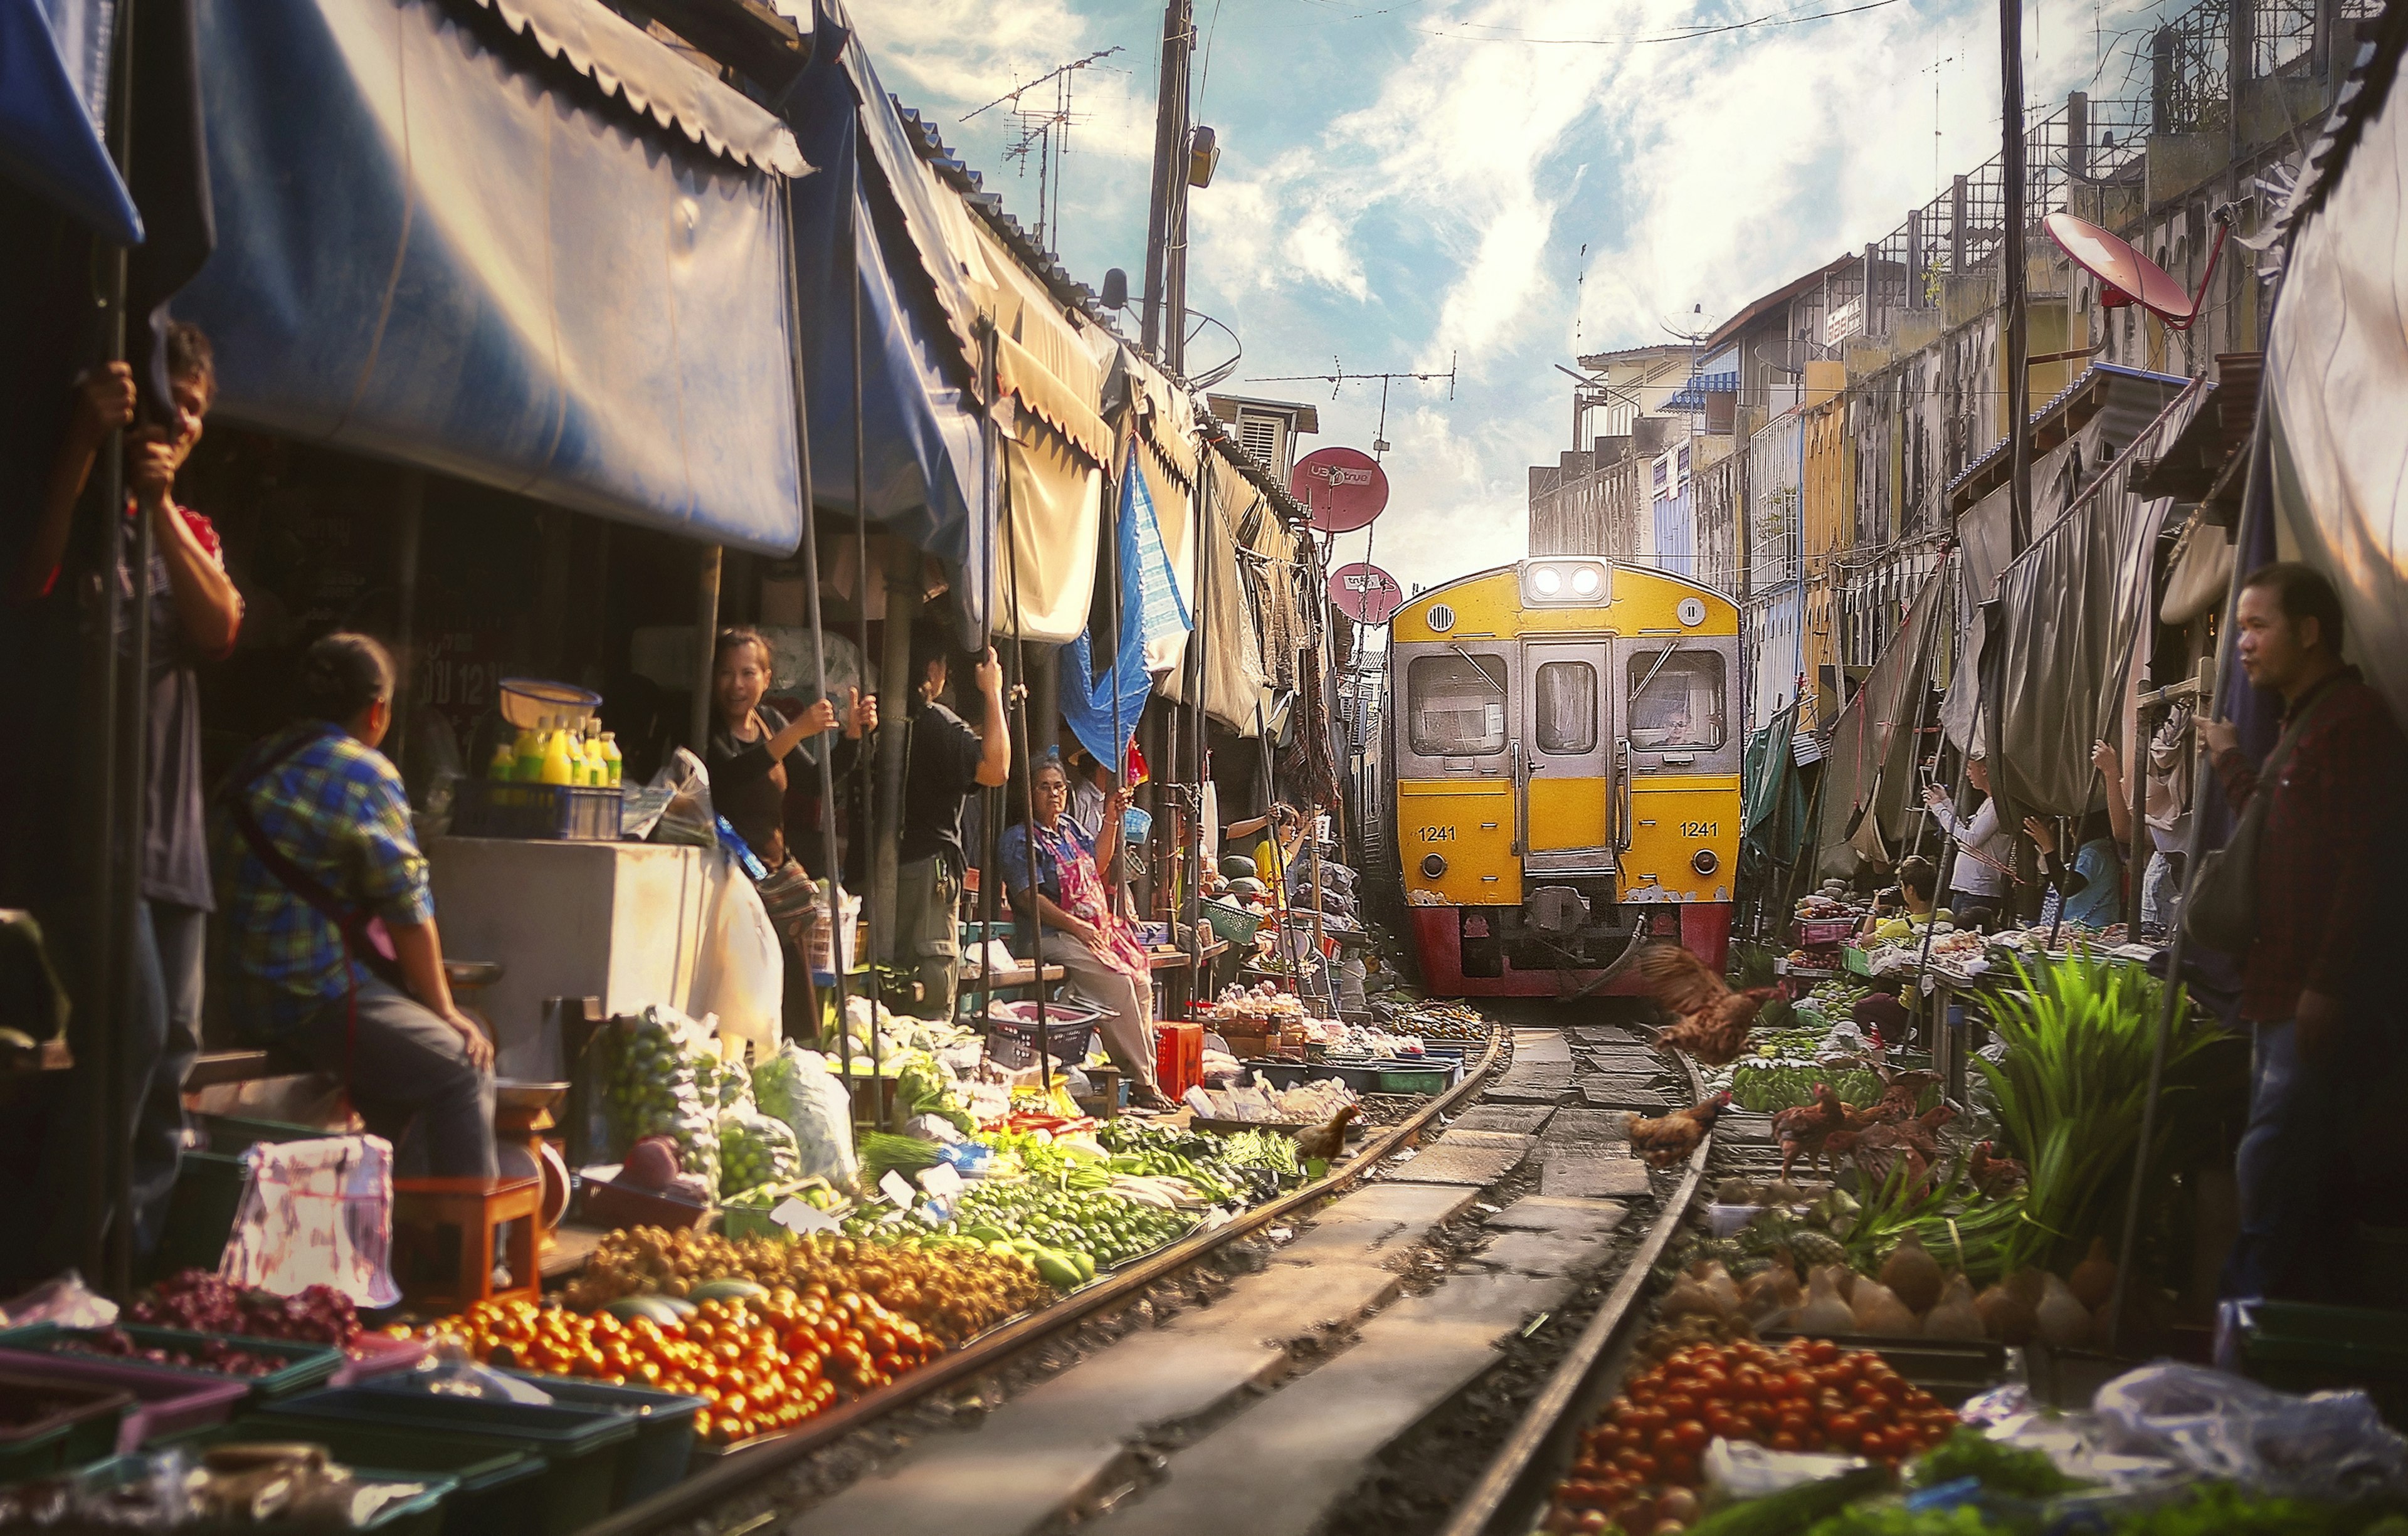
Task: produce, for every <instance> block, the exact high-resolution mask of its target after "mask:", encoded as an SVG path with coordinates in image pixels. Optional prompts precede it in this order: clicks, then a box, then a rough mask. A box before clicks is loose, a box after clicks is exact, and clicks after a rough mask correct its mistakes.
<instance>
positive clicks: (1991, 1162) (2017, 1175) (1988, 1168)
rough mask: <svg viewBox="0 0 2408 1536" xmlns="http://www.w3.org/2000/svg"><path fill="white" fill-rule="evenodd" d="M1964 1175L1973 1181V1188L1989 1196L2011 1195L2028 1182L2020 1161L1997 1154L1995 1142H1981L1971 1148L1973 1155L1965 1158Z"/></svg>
mask: <svg viewBox="0 0 2408 1536" xmlns="http://www.w3.org/2000/svg"><path fill="white" fill-rule="evenodd" d="M1965 1176H1966V1177H1967V1178H1969V1179H1971V1180H1972V1181H1973V1188H1976V1189H1979V1190H1981V1191H1982V1193H1984V1194H1985V1195H1991V1196H2000V1195H2011V1194H2013V1193H2014V1192H2015V1191H2016V1190H2018V1189H2020V1188H2023V1187H2024V1186H2025V1185H2026V1184H2028V1183H2029V1182H2030V1175H2028V1174H2027V1173H2025V1172H2024V1165H2023V1164H2022V1163H2019V1162H2017V1161H2016V1160H2015V1159H2013V1158H2001V1157H2000V1156H1999V1155H1998V1144H1997V1143H1995V1142H1983V1143H1980V1144H1979V1145H1976V1146H1975V1147H1974V1148H1973V1155H1972V1156H1971V1158H1969V1159H1966V1163H1965Z"/></svg>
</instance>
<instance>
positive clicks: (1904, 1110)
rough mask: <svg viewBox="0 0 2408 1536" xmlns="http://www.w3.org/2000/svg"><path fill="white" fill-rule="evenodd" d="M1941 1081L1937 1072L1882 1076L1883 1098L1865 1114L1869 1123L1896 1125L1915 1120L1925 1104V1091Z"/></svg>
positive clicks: (1900, 1073) (1887, 1074)
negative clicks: (1917, 1110)
mask: <svg viewBox="0 0 2408 1536" xmlns="http://www.w3.org/2000/svg"><path fill="white" fill-rule="evenodd" d="M1938 1081H1940V1074H1938V1073H1936V1072H1895V1073H1885V1074H1883V1075H1882V1082H1883V1088H1882V1096H1881V1098H1880V1099H1879V1100H1878V1101H1876V1102H1874V1104H1873V1106H1872V1107H1871V1109H1868V1110H1866V1111H1865V1112H1864V1115H1865V1119H1866V1121H1867V1122H1868V1123H1872V1122H1882V1123H1888V1124H1895V1123H1896V1122H1898V1121H1899V1120H1911V1119H1913V1118H1914V1116H1915V1110H1916V1109H1917V1107H1918V1106H1920V1105H1921V1104H1922V1102H1923V1090H1924V1089H1925V1088H1929V1087H1930V1086H1931V1085H1932V1084H1934V1083H1936V1082H1938Z"/></svg>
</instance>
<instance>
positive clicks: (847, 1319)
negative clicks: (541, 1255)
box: [424, 1286, 944, 1445]
mask: <svg viewBox="0 0 2408 1536" xmlns="http://www.w3.org/2000/svg"><path fill="white" fill-rule="evenodd" d="M424 1332H425V1335H426V1336H427V1337H430V1338H449V1339H453V1340H456V1341H458V1342H459V1343H460V1344H462V1346H463V1347H464V1348H466V1351H467V1352H468V1354H469V1355H470V1356H471V1357H473V1358H476V1359H477V1360H479V1361H481V1362H483V1363H484V1364H487V1365H493V1366H499V1367H503V1368H505V1369H510V1370H519V1371H532V1372H540V1373H542V1374H546V1375H557V1376H582V1377H586V1378H588V1379H590V1380H594V1381H603V1382H609V1383H611V1384H612V1385H614V1386H624V1387H655V1388H657V1389H659V1390H661V1391H664V1392H678V1393H682V1394H684V1395H686V1396H688V1397H696V1398H700V1399H702V1400H703V1401H705V1402H706V1403H707V1404H708V1405H709V1406H708V1407H706V1408H705V1409H704V1410H703V1412H702V1414H701V1415H699V1416H698V1418H697V1419H696V1423H695V1429H696V1431H697V1432H698V1433H699V1434H700V1435H701V1436H702V1438H703V1439H704V1440H706V1441H708V1442H710V1444H715V1445H728V1444H736V1443H737V1442H738V1441H744V1440H751V1439H753V1437H755V1436H757V1435H766V1434H776V1433H779V1432H781V1431H783V1430H787V1429H794V1428H796V1426H797V1425H800V1424H801V1423H803V1422H804V1421H805V1420H806V1419H809V1418H810V1417H812V1416H813V1415H817V1414H821V1413H824V1412H825V1411H826V1410H827V1409H828V1408H829V1406H831V1405H832V1404H834V1403H837V1402H839V1401H847V1400H850V1399H852V1398H855V1397H858V1396H860V1395H861V1394H863V1393H865V1392H868V1391H871V1390H874V1389H875V1388H877V1387H883V1386H885V1385H886V1384H887V1383H889V1382H891V1381H893V1380H894V1379H895V1378H896V1377H897V1376H899V1375H901V1374H903V1373H904V1372H907V1371H910V1370H912V1369H914V1368H915V1367H917V1366H920V1365H922V1364H925V1362H926V1361H928V1360H931V1359H934V1358H936V1357H937V1356H939V1355H940V1354H942V1353H944V1345H943V1344H941V1343H939V1341H938V1340H936V1339H935V1338H933V1337H931V1336H930V1335H929V1334H928V1333H927V1332H925V1330H923V1329H922V1328H921V1327H920V1325H919V1324H917V1323H915V1322H912V1321H911V1320H910V1318H908V1317H899V1316H896V1315H895V1314H894V1313H892V1312H889V1311H888V1310H887V1309H886V1308H885V1307H883V1306H882V1305H881V1304H879V1302H878V1301H876V1300H875V1299H873V1298H871V1297H868V1296H865V1295H862V1294H861V1293H860V1292H858V1291H852V1290H830V1289H828V1288H827V1287H820V1286H814V1287H810V1288H808V1289H806V1290H803V1291H799V1292H797V1291H794V1290H788V1289H780V1290H774V1291H771V1292H769V1293H768V1294H767V1296H764V1297H758V1298H754V1299H751V1300H744V1301H704V1302H701V1303H699V1304H697V1305H696V1306H695V1310H694V1313H693V1316H689V1317H687V1318H685V1319H684V1320H683V1321H682V1322H680V1323H677V1324H662V1323H656V1322H653V1321H652V1319H650V1318H648V1317H634V1318H629V1319H627V1320H625V1321H622V1320H620V1319H619V1318H617V1317H614V1316H611V1315H610V1314H609V1313H608V1312H597V1313H590V1314H589V1313H579V1312H571V1311H568V1310H567V1309H566V1308H564V1307H558V1306H549V1307H547V1306H538V1305H537V1304H536V1303H534V1302H532V1301H480V1302H478V1303H476V1304H475V1305H474V1306H471V1307H470V1308H468V1310H467V1311H466V1312H464V1313H461V1314H459V1315H458V1316H453V1317H449V1318H446V1319H444V1320H443V1321H441V1322H439V1323H436V1324H433V1325H431V1326H430V1327H429V1328H427V1329H426V1330H424Z"/></svg>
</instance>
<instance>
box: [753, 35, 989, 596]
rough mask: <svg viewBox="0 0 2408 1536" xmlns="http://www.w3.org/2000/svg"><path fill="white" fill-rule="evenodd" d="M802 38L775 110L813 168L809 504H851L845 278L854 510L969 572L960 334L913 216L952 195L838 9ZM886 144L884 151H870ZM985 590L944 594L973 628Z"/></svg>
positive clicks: (964, 585)
mask: <svg viewBox="0 0 2408 1536" xmlns="http://www.w3.org/2000/svg"><path fill="white" fill-rule="evenodd" d="M812 37H813V46H812V51H811V60H810V64H808V65H807V66H806V67H805V68H804V70H803V72H802V73H801V74H800V75H799V76H797V77H796V79H795V81H794V84H793V85H792V86H791V87H790V88H789V89H788V91H787V92H786V95H785V97H784V99H783V101H782V102H781V112H782V113H783V115H784V117H785V120H786V121H787V122H788V123H789V124H790V125H792V127H793V129H794V131H795V135H796V139H797V140H798V141H799V143H800V145H801V148H802V152H803V153H804V154H805V155H806V156H807V157H808V158H809V159H810V162H811V164H813V165H814V166H816V167H818V168H819V171H820V174H819V175H816V176H813V177H811V178H809V179H808V180H806V181H804V182H803V183H801V184H800V185H798V186H796V188H795V194H794V249H795V273H796V284H797V287H799V288H800V290H801V291H802V292H804V293H806V294H810V295H815V296H818V302H815V303H812V304H809V305H807V306H805V308H804V311H803V313H802V314H801V315H800V316H798V317H797V325H798V330H799V332H800V335H801V345H802V352H803V368H804V374H805V377H806V378H807V379H808V381H809V382H808V387H807V389H806V391H805V392H806V394H807V396H808V398H809V402H810V434H811V439H810V448H811V470H812V474H811V479H812V493H813V499H814V500H815V501H816V502H817V503H818V505H822V506H824V507H828V508H830V509H832V510H836V511H841V512H845V513H848V514H850V513H852V512H853V510H854V507H853V409H854V407H853V311H852V297H853V292H852V289H851V287H850V285H851V284H853V282H855V281H856V280H857V281H858V284H859V293H860V300H861V334H862V357H861V394H862V405H861V411H862V419H861V436H862V446H863V454H862V458H863V471H862V476H861V478H862V500H863V501H864V502H865V503H866V504H867V513H868V516H869V518H870V519H871V520H872V521H874V522H877V523H879V524H881V525H882V526H883V527H885V528H886V529H888V530H889V531H890V532H892V533H895V534H896V535H897V536H898V537H901V538H903V539H905V540H907V541H909V542H910V544H911V545H912V546H914V547H915V548H920V549H924V550H926V551H927V552H928V553H930V554H933V555H935V556H937V557H938V558H939V559H940V560H944V561H946V562H950V563H952V564H953V565H954V566H956V567H958V568H960V569H962V570H964V571H966V572H969V573H973V575H974V574H975V573H976V572H977V571H979V570H981V569H982V568H983V566H984V565H985V564H986V562H987V560H988V555H987V553H986V551H987V548H988V540H987V536H986V528H987V523H988V521H989V515H988V514H987V512H986V511H985V509H984V507H983V498H982V495H981V487H982V485H983V484H984V476H985V470H984V459H983V455H984V445H983V442H982V437H981V434H980V424H979V416H978V411H977V404H976V402H975V401H974V400H973V399H972V398H971V397H970V394H969V391H968V384H969V378H970V374H971V366H970V364H969V363H968V358H967V356H966V354H965V353H964V351H963V344H964V337H963V335H962V334H960V333H958V332H956V331H955V330H954V329H953V320H952V310H951V309H950V308H949V306H948V305H947V304H946V302H945V301H944V299H943V298H942V297H941V296H940V295H939V292H937V291H936V288H935V285H934V282H933V279H932V277H931V273H932V272H933V271H939V270H943V269H945V268H947V267H948V266H951V267H952V268H953V287H954V288H955V289H958V288H959V287H960V283H961V279H960V276H959V272H958V263H948V262H947V261H946V260H944V259H943V258H942V256H941V251H942V249H943V246H942V241H941V236H940V235H939V234H938V233H937V230H936V218H937V216H936V213H935V211H934V210H933V208H931V207H928V206H923V205H925V202H926V200H927V199H928V198H929V196H930V195H931V194H941V195H945V196H951V195H952V194H951V193H949V192H941V189H935V188H931V187H929V186H927V185H926V184H925V173H924V172H923V171H922V170H921V168H920V166H919V164H918V162H917V161H916V159H914V158H913V157H912V156H911V153H910V149H909V147H908V145H906V144H904V143H903V142H902V139H901V135H902V133H903V126H902V124H901V122H900V121H898V120H896V111H895V107H894V103H893V102H892V101H891V100H890V99H889V97H888V96H887V94H886V92H885V90H884V89H883V88H882V86H880V84H879V83H878V77H877V74H876V72H875V71H874V70H872V69H871V67H870V64H869V61H868V59H867V57H865V56H864V54H863V50H861V48H860V47H859V46H858V44H857V42H856V41H855V39H854V37H853V34H852V32H851V30H850V25H849V23H848V22H847V21H846V19H845V17H844V16H843V14H842V12H841V11H839V10H837V9H835V8H834V7H828V6H825V5H824V6H823V7H821V8H820V10H819V12H818V14H817V15H816V16H814V18H813V20H812ZM888 138H892V139H894V140H895V141H896V142H895V144H893V145H888V146H885V147H884V149H881V146H882V141H883V140H885V139H888ZM898 156H899V158H897V157H898ZM914 226H918V227H920V228H924V229H925V230H926V231H927V235H926V237H927V238H928V239H930V240H932V241H934V242H936V249H937V251H938V252H939V254H938V255H936V256H933V257H932V256H927V255H924V253H923V251H922V250H921V249H920V246H919V242H918V241H917V240H915V238H914V235H913V228H914ZM848 263H851V264H852V266H853V272H850V273H849V272H848V271H847V266H848ZM856 274H857V278H856V276H855V275H856ZM961 302H963V303H968V302H969V301H968V299H967V298H966V297H964V298H962V299H961ZM985 586H986V584H985V583H983V582H982V581H979V580H976V579H968V580H964V581H962V582H960V583H958V584H957V586H956V590H957V591H958V592H959V593H960V594H961V596H962V599H963V601H964V603H965V604H966V606H968V608H969V609H970V610H971V614H972V617H973V618H975V617H976V610H977V609H978V608H979V606H980V605H981V604H982V603H983V602H984V591H985Z"/></svg>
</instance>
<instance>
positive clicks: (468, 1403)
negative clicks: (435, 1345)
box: [263, 1382, 636, 1536]
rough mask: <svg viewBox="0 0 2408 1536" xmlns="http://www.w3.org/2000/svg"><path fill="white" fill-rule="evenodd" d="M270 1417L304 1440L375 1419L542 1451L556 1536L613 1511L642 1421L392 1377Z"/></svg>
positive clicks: (311, 1398) (548, 1512)
mask: <svg viewBox="0 0 2408 1536" xmlns="http://www.w3.org/2000/svg"><path fill="white" fill-rule="evenodd" d="M263 1417H264V1418H273V1419H276V1420H278V1421H279V1422H282V1423H285V1424H289V1425H291V1426H293V1430H294V1434H296V1435H298V1436H301V1437H303V1438H307V1435H308V1430H309V1429H310V1428H311V1427H312V1426H314V1425H319V1424H323V1423H327V1422H329V1421H333V1422H340V1423H350V1424H374V1425H382V1426H385V1427H387V1428H392V1429H420V1430H432V1431H434V1432H436V1433H439V1434H452V1435H465V1436H467V1437H470V1438H472V1439H475V1440H478V1441H480V1442H483V1443H484V1444H490V1445H494V1446H497V1447H499V1448H501V1449H504V1450H513V1451H525V1452H529V1453H531V1454H534V1455H538V1456H541V1457H542V1458H543V1459H544V1475H543V1492H542V1508H543V1519H542V1523H541V1525H540V1526H539V1527H538V1528H537V1529H541V1530H543V1531H545V1532H548V1533H550V1536H570V1533H571V1532H574V1531H577V1530H581V1529H584V1528H585V1527H587V1526H590V1525H592V1524H594V1523H595V1521H597V1520H600V1519H601V1518H602V1517H603V1516H604V1515H609V1513H610V1511H611V1510H612V1509H613V1508H614V1507H615V1506H614V1505H613V1504H612V1502H611V1500H612V1498H613V1496H614V1494H615V1492H616V1490H617V1489H618V1487H619V1484H620V1478H621V1475H622V1473H623V1472H624V1468H625V1463H626V1461H627V1459H628V1457H629V1456H630V1454H631V1453H632V1452H633V1451H634V1449H635V1444H636V1420H635V1419H634V1418H633V1417H632V1416H630V1415H625V1414H621V1413H614V1412H611V1411H609V1410H608V1409H597V1408H590V1407H574V1406H570V1405H568V1404H566V1403H523V1402H490V1401H485V1400H483V1399H481V1398H459V1397H437V1396H436V1395H435V1394H433V1393H431V1392H422V1391H417V1390H414V1389H411V1388H409V1387H404V1386H403V1385H401V1384H399V1383H392V1382H388V1383H387V1384H386V1385H384V1386H377V1385H374V1384H370V1385H368V1386H366V1387H339V1388H337V1389H335V1390H333V1391H327V1392H310V1393H307V1394H304V1395H303V1396H300V1397H296V1398H287V1399H285V1400H284V1401H281V1402H279V1403H278V1404H277V1405H276V1410H275V1412H274V1413H273V1414H272V1415H263Z"/></svg>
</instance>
